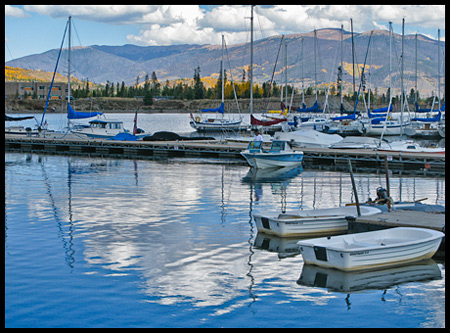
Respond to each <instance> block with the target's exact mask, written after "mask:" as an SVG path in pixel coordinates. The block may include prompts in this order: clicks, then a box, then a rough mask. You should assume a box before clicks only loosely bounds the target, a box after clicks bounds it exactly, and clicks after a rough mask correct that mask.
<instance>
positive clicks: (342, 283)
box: [297, 259, 442, 294]
mask: <svg viewBox="0 0 450 333" xmlns="http://www.w3.org/2000/svg"><path fill="white" fill-rule="evenodd" d="M438 279H442V275H441V270H440V269H439V266H438V265H437V264H436V262H435V261H434V260H433V259H428V260H424V261H420V262H415V263H410V264H407V265H402V266H397V267H391V268H385V269H378V270H370V271H359V272H343V271H339V270H337V269H331V268H325V267H319V266H314V265H306V264H305V265H303V268H302V271H301V274H300V277H299V278H298V280H297V284H299V285H303V286H311V287H320V288H326V289H327V290H329V291H333V292H340V293H346V294H348V293H354V292H359V291H362V290H370V289H374V290H385V289H389V288H392V287H393V286H397V285H401V284H405V283H409V282H419V281H422V282H425V281H432V280H438Z"/></svg>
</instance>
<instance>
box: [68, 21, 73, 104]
mask: <svg viewBox="0 0 450 333" xmlns="http://www.w3.org/2000/svg"><path fill="white" fill-rule="evenodd" d="M71 43H72V16H69V55H68V57H67V71H68V73H67V104H70V51H71V47H72V44H71Z"/></svg>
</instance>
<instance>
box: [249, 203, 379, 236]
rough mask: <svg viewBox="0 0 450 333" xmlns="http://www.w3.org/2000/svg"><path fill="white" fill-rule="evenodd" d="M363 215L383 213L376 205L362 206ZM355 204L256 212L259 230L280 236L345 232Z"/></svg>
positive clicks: (354, 212)
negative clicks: (276, 211) (280, 212)
mask: <svg viewBox="0 0 450 333" xmlns="http://www.w3.org/2000/svg"><path fill="white" fill-rule="evenodd" d="M360 211H361V215H362V216H368V215H374V214H379V213H381V210H380V209H378V208H376V207H368V206H361V207H360ZM356 215H357V209H356V207H355V206H344V207H337V208H323V209H306V210H298V211H295V212H289V213H282V214H279V213H270V212H267V213H255V214H253V217H254V219H255V223H256V227H257V229H258V231H260V232H263V233H267V234H271V235H276V236H279V237H294V236H304V235H320V234H328V235H329V234H332V233H334V234H335V233H338V232H344V231H347V229H348V222H347V220H346V217H348V216H356Z"/></svg>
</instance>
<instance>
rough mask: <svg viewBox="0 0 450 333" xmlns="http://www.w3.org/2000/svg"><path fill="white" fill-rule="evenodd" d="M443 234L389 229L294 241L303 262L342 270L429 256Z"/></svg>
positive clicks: (418, 230) (361, 268)
mask: <svg viewBox="0 0 450 333" xmlns="http://www.w3.org/2000/svg"><path fill="white" fill-rule="evenodd" d="M442 237H444V233H442V232H440V231H436V230H431V229H425V228H404V227H398V228H390V229H384V230H378V231H369V232H362V233H358V234H348V235H341V236H331V237H323V238H313V239H307V240H301V241H299V242H297V244H298V245H299V248H300V252H301V254H302V256H303V260H304V262H305V263H306V264H312V265H318V266H322V267H330V268H336V269H339V270H344V271H356V270H365V269H375V268H380V267H386V266H395V265H400V264H403V263H406V262H412V261H418V260H422V259H428V258H431V257H432V256H433V255H434V253H435V252H436V251H437V250H438V248H439V245H440V243H441V240H442Z"/></svg>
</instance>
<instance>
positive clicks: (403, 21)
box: [400, 18, 405, 136]
mask: <svg viewBox="0 0 450 333" xmlns="http://www.w3.org/2000/svg"><path fill="white" fill-rule="evenodd" d="M404 39H405V18H403V19H402V67H401V91H402V92H401V97H400V102H401V103H402V107H401V109H400V110H401V113H400V136H402V135H403V108H404V89H403V65H404V62H405V61H404V60H405V59H404V58H405V53H404Z"/></svg>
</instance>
